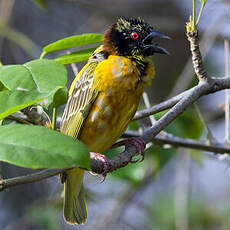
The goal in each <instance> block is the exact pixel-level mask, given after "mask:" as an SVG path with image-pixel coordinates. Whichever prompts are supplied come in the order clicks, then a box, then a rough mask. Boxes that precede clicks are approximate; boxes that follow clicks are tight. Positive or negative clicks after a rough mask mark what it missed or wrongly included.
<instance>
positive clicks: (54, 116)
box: [52, 107, 57, 130]
mask: <svg viewBox="0 0 230 230" xmlns="http://www.w3.org/2000/svg"><path fill="white" fill-rule="evenodd" d="M56 124H57V108H56V107H54V108H53V118H52V129H53V130H56Z"/></svg>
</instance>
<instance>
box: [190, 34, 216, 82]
mask: <svg viewBox="0 0 230 230" xmlns="http://www.w3.org/2000/svg"><path fill="white" fill-rule="evenodd" d="M187 38H188V41H189V42H190V51H191V54H192V62H193V68H194V71H195V73H196V75H197V77H198V79H199V81H211V79H212V78H211V77H210V76H209V75H208V74H207V71H206V70H205V69H204V67H203V62H202V56H201V53H200V48H199V37H198V31H197V30H195V31H193V32H190V31H189V32H187Z"/></svg>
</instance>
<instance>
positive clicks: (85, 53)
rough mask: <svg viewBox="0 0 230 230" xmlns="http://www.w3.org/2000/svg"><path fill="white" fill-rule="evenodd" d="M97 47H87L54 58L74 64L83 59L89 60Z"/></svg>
mask: <svg viewBox="0 0 230 230" xmlns="http://www.w3.org/2000/svg"><path fill="white" fill-rule="evenodd" d="M95 49H96V47H95V48H90V49H85V50H80V51H77V52H74V53H71V54H66V55H64V56H61V57H58V58H55V59H54V60H55V61H57V62H59V63H61V64H63V65H67V64H72V63H76V62H82V61H87V60H88V59H89V57H90V56H91V55H92V54H93V52H94V51H95Z"/></svg>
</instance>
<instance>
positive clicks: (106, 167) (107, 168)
mask: <svg viewBox="0 0 230 230" xmlns="http://www.w3.org/2000/svg"><path fill="white" fill-rule="evenodd" d="M91 156H92V157H93V158H94V159H95V160H100V161H102V162H103V172H102V174H101V175H102V176H103V179H102V181H101V182H104V181H105V178H106V176H107V173H108V172H110V170H111V168H112V162H111V160H110V159H109V158H108V157H107V156H105V155H104V154H101V153H94V152H91Z"/></svg>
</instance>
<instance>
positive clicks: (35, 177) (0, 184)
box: [0, 169, 66, 191]
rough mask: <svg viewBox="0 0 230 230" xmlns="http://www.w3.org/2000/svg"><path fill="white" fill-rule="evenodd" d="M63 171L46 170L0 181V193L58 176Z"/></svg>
mask: <svg viewBox="0 0 230 230" xmlns="http://www.w3.org/2000/svg"><path fill="white" fill-rule="evenodd" d="M65 170H66V169H47V170H42V171H40V172H37V173H33V174H30V175H26V176H19V177H14V178H10V179H4V180H0V191H3V190H4V189H6V188H10V187H13V186H17V185H22V184H28V183H32V182H37V181H41V180H44V179H47V178H49V177H52V176H55V175H58V174H59V173H61V172H64V171H65Z"/></svg>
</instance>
